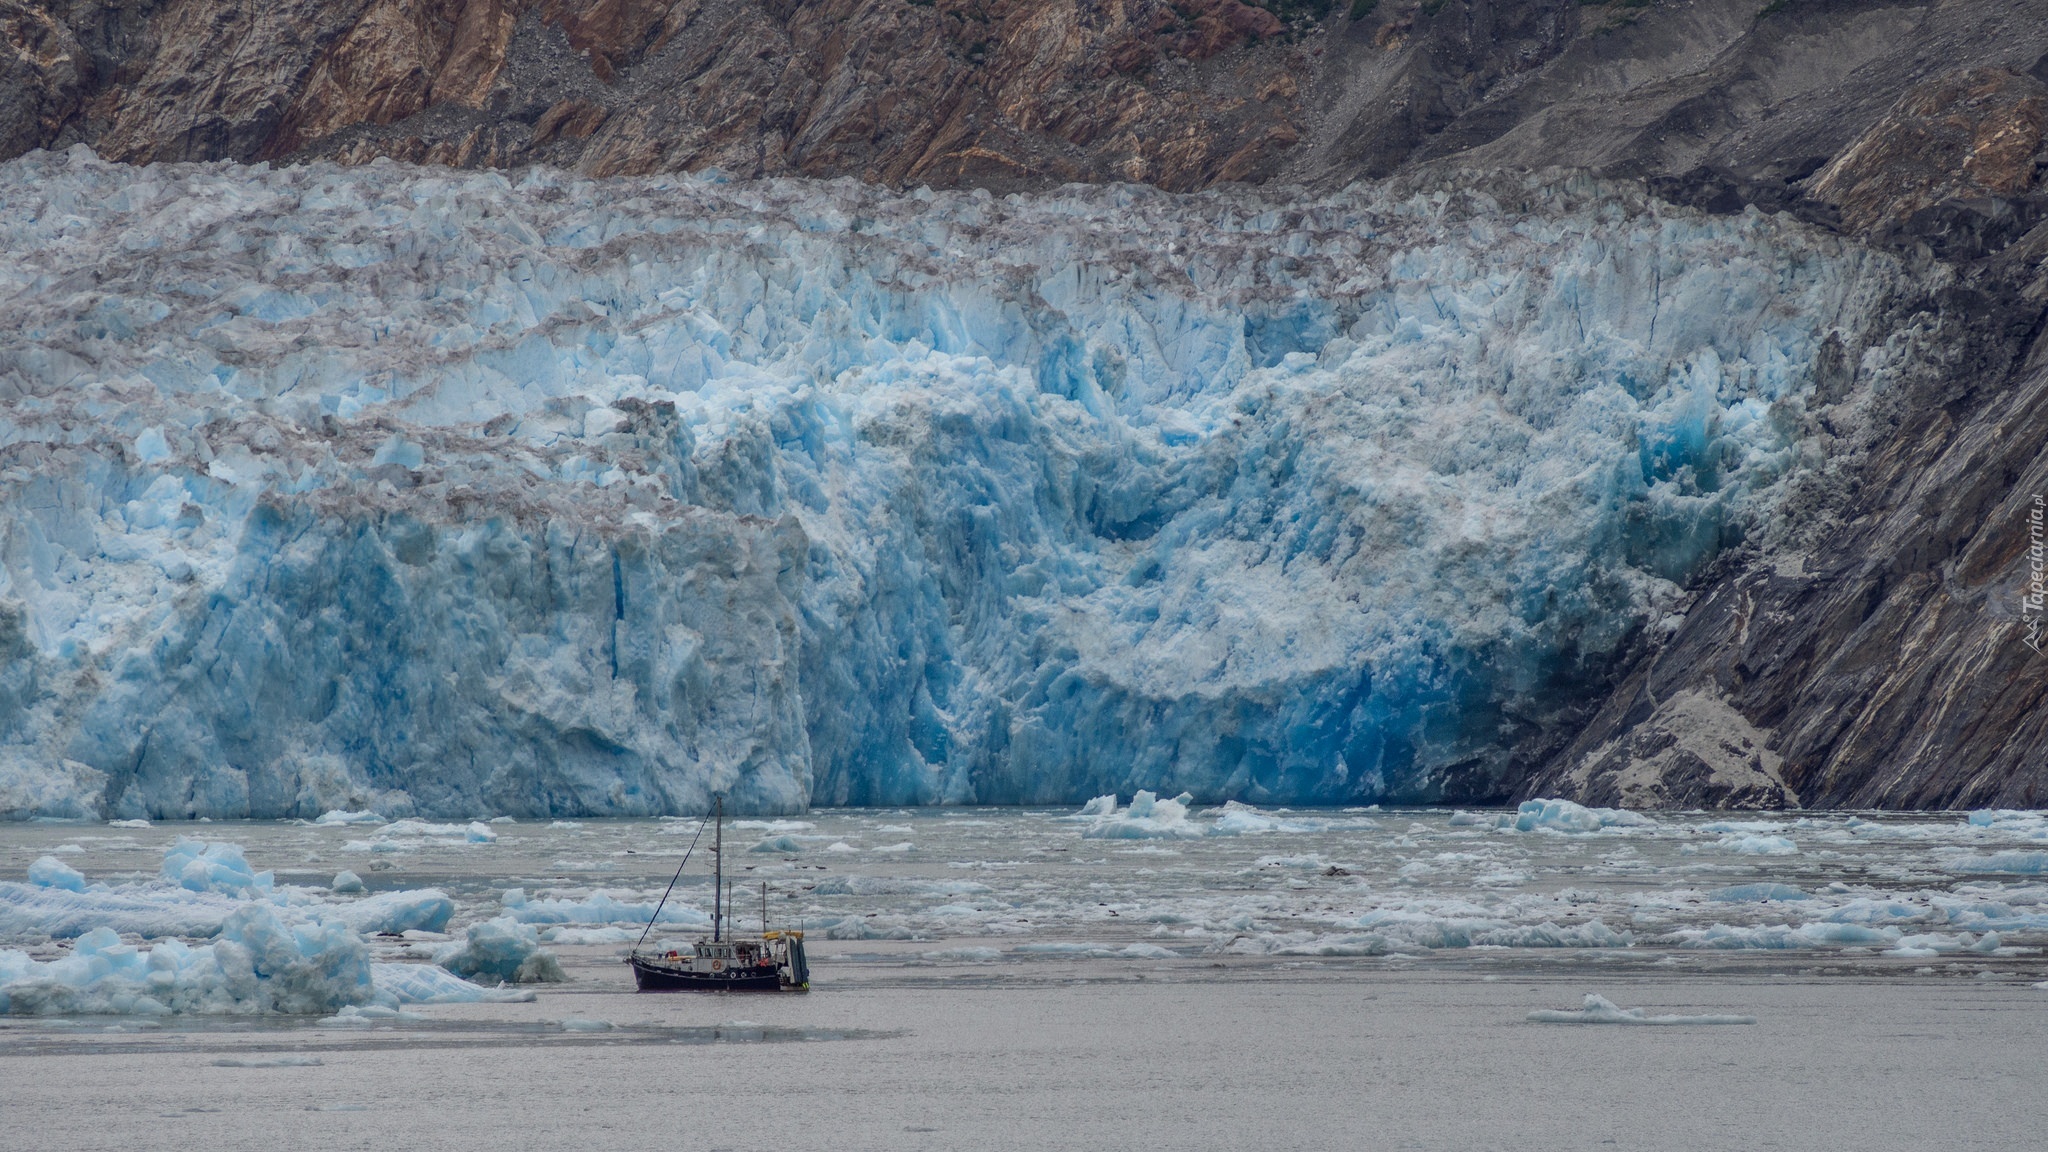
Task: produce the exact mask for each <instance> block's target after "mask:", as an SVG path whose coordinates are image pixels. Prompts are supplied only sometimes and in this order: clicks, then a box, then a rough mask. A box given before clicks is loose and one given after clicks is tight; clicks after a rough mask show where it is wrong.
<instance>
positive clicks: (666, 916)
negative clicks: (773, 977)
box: [500, 888, 711, 928]
mask: <svg viewBox="0 0 2048 1152" xmlns="http://www.w3.org/2000/svg"><path fill="white" fill-rule="evenodd" d="M500 902H501V903H502V904H503V905H504V907H505V915H507V916H510V917H511V918H512V919H514V920H517V921H519V922H520V923H521V924H645V923H647V922H648V921H649V920H650V919H652V918H653V917H654V912H655V904H656V901H653V900H647V901H625V900H620V899H619V898H618V897H616V896H613V895H611V894H610V893H608V892H604V891H597V892H592V893H591V894H590V895H589V896H587V897H585V898H583V899H581V900H570V899H563V898H546V899H539V900H536V899H532V898H529V897H528V896H527V894H526V889H524V888H508V889H506V890H505V894H504V896H503V897H501V899H500ZM661 922H662V923H663V924H679V925H682V926H684V927H686V928H709V927H711V916H710V914H709V913H707V912H705V911H704V910H702V909H700V908H694V907H691V906H690V905H688V904H684V903H681V902H680V901H675V900H671V901H669V902H668V903H667V904H666V905H663V906H662V908H661Z"/></svg>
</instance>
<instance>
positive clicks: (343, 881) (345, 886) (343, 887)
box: [327, 868, 364, 896]
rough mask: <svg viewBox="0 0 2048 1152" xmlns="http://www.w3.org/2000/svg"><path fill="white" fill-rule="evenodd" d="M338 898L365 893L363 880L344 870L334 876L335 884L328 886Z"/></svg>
mask: <svg viewBox="0 0 2048 1152" xmlns="http://www.w3.org/2000/svg"><path fill="white" fill-rule="evenodd" d="M327 890H328V891H329V892H332V893H334V894H335V895H336V896H355V895H360V894H361V893H362V892H363V891H364V888H363V878H362V877H361V876H358V875H356V874H355V873H353V872H351V871H349V870H348V869H346V868H344V869H342V870H341V871H339V872H336V873H335V874H334V882H333V883H331V884H329V885H328V886H327Z"/></svg>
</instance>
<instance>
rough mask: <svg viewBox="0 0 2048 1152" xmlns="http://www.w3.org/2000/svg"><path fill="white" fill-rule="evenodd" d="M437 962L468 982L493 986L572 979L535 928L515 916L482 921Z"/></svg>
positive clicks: (465, 933) (439, 956)
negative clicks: (542, 941)
mask: <svg viewBox="0 0 2048 1152" xmlns="http://www.w3.org/2000/svg"><path fill="white" fill-rule="evenodd" d="M434 963H436V964H438V965H440V966H441V967H443V968H445V969H447V970H448V971H450V972H452V973H454V974H455V975H457V976H460V977H463V978H464V979H467V980H473V981H477V982H486V981H488V982H489V983H493V984H501V983H502V984H544V983H558V982H560V981H562V980H566V979H568V977H567V976H564V975H563V974H562V965H561V963H560V962H559V961H557V960H556V959H555V957H554V954H553V953H551V952H549V951H547V950H546V949H544V948H542V947H541V946H540V936H539V934H538V933H536V932H535V931H534V930H533V928H532V927H531V926H529V925H527V924H524V923H521V922H520V921H519V920H517V919H514V918H513V917H511V916H499V917H497V918H496V919H492V920H480V921H478V922H476V923H474V924H471V925H470V926H469V927H468V928H467V929H465V930H464V932H463V939H462V942H461V943H459V944H452V945H450V946H448V947H447V948H444V949H442V950H441V951H440V952H438V953H436V954H435V956H434Z"/></svg>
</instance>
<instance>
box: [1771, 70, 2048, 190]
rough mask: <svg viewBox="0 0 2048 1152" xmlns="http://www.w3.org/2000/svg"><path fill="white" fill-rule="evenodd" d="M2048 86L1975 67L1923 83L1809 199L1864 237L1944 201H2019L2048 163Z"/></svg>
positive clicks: (1830, 169)
mask: <svg viewBox="0 0 2048 1152" xmlns="http://www.w3.org/2000/svg"><path fill="white" fill-rule="evenodd" d="M2044 127H2048V84H2043V83H2042V82H2041V81H2039V80H2036V79H2034V78H2033V77H2031V76H2022V75H2019V74H2017V73H2014V72H2012V71H2010V70H2008V69H2005V68H1972V69H1969V70H1967V71H1964V72H1960V73H1956V74H1953V75H1949V76H1945V77H1942V78H1941V79H1938V80H1934V81H1931V82H1929V83H1926V84H1922V85H1920V86H1919V87H1917V88H1914V89H1913V90H1911V91H1909V92H1907V93H1906V95H1905V96H1904V97H1903V98H1902V99H1900V101H1899V103H1898V105H1897V106H1896V107H1894V108H1893V109H1892V110H1891V112H1890V113H1889V114H1888V115H1886V116H1885V118H1884V119H1882V120H1880V121H1878V122H1877V124H1875V125H1873V126H1872V127H1871V129H1870V130H1869V131H1868V132H1865V133H1864V134H1863V136H1862V137H1861V138H1860V139H1858V140H1857V141H1856V142H1855V143H1854V144H1852V145H1850V146H1849V147H1848V149H1846V150H1845V151H1844V152H1843V153H1842V154H1841V155H1840V156H1837V157H1836V158H1835V159H1834V160H1833V161H1831V162H1830V163H1829V164H1828V165H1827V167H1825V168H1823V169H1821V170H1820V172H1819V173H1818V174H1817V175H1816V176H1815V177H1814V180H1813V183H1812V185H1811V187H1810V188H1809V190H1808V195H1810V196H1812V197H1813V198H1814V199H1816V200H1821V201H1824V202H1826V203H1829V204H1833V205H1835V206H1836V207H1838V208H1840V209H1841V210H1842V222H1843V223H1844V224H1846V225H1848V226H1849V227H1851V228H1855V229H1857V230H1869V229H1875V228H1877V227H1879V226H1881V225H1883V224H1886V223H1892V222H1902V221H1904V220H1906V219H1907V218H1909V217H1911V216H1912V215H1913V213H1915V212H1917V211H1920V210H1921V209H1923V208H1929V207H1932V206H1934V205H1935V204H1938V203H1940V202H1942V201H1944V200H1967V199H1973V198H1984V197H1997V198H2004V197H2012V196H2020V195H2023V194H2025V193H2027V192H2030V191H2032V190H2033V189H2034V187H2035V183H2036V180H2037V175H2036V171H2037V167H2038V166H2039V165H2041V164H2043V163H2048V153H2044V151H2043V139H2042V131H2043V129H2044Z"/></svg>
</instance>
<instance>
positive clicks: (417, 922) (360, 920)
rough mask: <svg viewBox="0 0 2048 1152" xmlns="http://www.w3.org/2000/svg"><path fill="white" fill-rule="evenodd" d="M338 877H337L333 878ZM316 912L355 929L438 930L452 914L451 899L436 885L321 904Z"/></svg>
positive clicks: (382, 930)
mask: <svg viewBox="0 0 2048 1152" xmlns="http://www.w3.org/2000/svg"><path fill="white" fill-rule="evenodd" d="M335 879H336V880H339V879H340V877H339V876H337V877H335ZM319 912H320V915H321V916H322V917H324V918H327V919H334V920H340V921H341V922H342V923H344V924H347V925H348V926H349V927H351V928H353V929H355V930H356V931H358V932H364V933H369V934H373V935H374V934H376V933H380V932H386V933H391V934H394V935H396V934H398V933H402V932H439V931H440V930H442V929H443V928H446V927H447V926H448V918H449V917H450V916H453V915H454V914H455V901H453V900H451V899H449V898H448V894H447V893H446V892H443V891H441V890H440V889H439V888H406V889H402V890H400V891H397V892H379V893H377V894H376V895H375V896H365V897H363V898H362V899H360V900H352V901H349V902H347V903H342V904H332V905H327V906H325V907H322V908H321V909H320V910H319Z"/></svg>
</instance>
